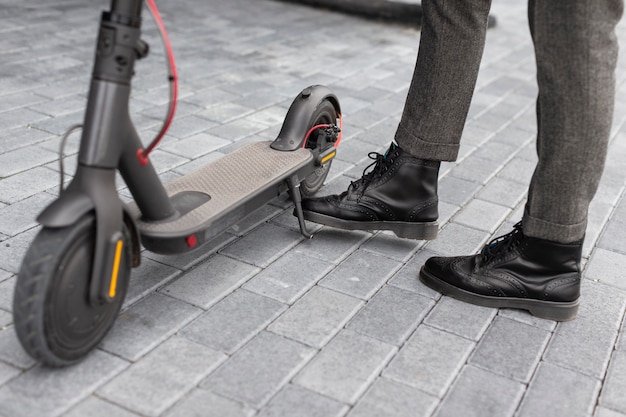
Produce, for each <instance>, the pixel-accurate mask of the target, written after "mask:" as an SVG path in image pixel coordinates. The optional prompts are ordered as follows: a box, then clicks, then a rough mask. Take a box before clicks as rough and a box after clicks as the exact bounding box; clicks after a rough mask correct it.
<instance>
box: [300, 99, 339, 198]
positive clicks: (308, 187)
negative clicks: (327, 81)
mask: <svg viewBox="0 0 626 417" xmlns="http://www.w3.org/2000/svg"><path fill="white" fill-rule="evenodd" d="M337 117H338V116H337V110H335V106H333V103H331V102H330V100H324V101H322V102H320V104H319V105H318V106H317V108H316V109H315V111H314V112H313V114H312V115H311V122H310V123H309V125H308V126H307V129H310V128H312V127H313V126H316V125H319V124H335V123H337ZM311 136H313V135H311ZM317 146H318V144H317V143H316V141H315V140H314V139H313V140H311V138H309V141H308V142H307V145H306V147H307V148H311V149H314V148H316V147H317ZM332 162H333V161H332V159H331V160H330V161H328V162H326V163H325V164H323V165H322V166H320V167H317V168H316V169H315V171H313V172H312V173H310V174H309V175H308V176H307V177H306V178H305V179H304V181H302V182H301V183H300V193H302V195H303V196H304V197H309V196H312V195H313V194H315V193H316V192H317V191H318V190H319V189H320V188H321V187H322V185H323V184H324V180H325V179H326V177H327V176H328V171H330V166H331V164H332Z"/></svg>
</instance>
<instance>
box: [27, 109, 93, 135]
mask: <svg viewBox="0 0 626 417" xmlns="http://www.w3.org/2000/svg"><path fill="white" fill-rule="evenodd" d="M33 113H34V112H33ZM37 114H41V113H37ZM42 116H44V115H42ZM44 119H45V120H44ZM83 119H84V112H83V111H78V112H76V113H70V114H65V115H63V116H57V117H53V118H49V117H48V116H44V117H43V119H42V118H36V119H29V123H32V127H34V128H35V129H39V130H43V131H44V132H47V133H54V134H55V135H63V134H64V133H65V132H67V129H68V128H69V127H70V126H73V125H75V124H81V123H82V122H83ZM29 126H30V124H29Z"/></svg>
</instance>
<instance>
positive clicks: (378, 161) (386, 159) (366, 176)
mask: <svg viewBox="0 0 626 417" xmlns="http://www.w3.org/2000/svg"><path fill="white" fill-rule="evenodd" d="M396 148H397V146H395V145H391V147H390V148H389V150H387V152H386V153H385V154H384V155H383V154H380V153H378V152H370V153H368V154H367V157H368V158H370V159H373V160H374V162H372V163H371V164H369V165H368V166H366V167H365V169H364V170H363V175H362V176H361V178H359V179H358V180H356V181H352V182H351V183H350V188H352V189H353V190H358V189H361V190H362V191H361V192H362V193H363V192H365V189H366V188H367V186H368V185H369V184H370V183H371V182H372V181H373V180H376V179H378V178H380V177H381V176H382V175H383V174H384V173H385V172H387V171H388V170H389V167H390V166H391V165H392V164H393V163H394V162H395V160H394V159H393V156H391V155H390V154H391V152H392V151H393V150H395V149H396ZM372 167H373V168H372ZM370 168H372V169H371V171H369V172H367V171H368V170H369V169H370Z"/></svg>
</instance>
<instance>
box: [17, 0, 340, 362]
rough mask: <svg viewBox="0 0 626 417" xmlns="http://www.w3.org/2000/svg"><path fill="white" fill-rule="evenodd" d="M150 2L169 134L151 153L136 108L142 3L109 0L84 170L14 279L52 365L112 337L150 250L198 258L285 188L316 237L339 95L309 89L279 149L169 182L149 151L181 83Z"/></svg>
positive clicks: (256, 146)
mask: <svg viewBox="0 0 626 417" xmlns="http://www.w3.org/2000/svg"><path fill="white" fill-rule="evenodd" d="M146 3H147V5H148V6H149V7H150V11H151V12H152V14H153V16H154V18H155V21H156V22H157V25H158V26H159V29H160V30H161V35H162V38H163V41H164V44H165V47H166V50H167V56H168V59H169V61H168V62H169V69H170V74H169V82H170V91H171V101H170V108H169V111H168V116H167V119H166V121H165V123H164V125H163V128H162V129H161V132H160V133H159V135H158V137H157V139H156V140H155V141H153V142H152V143H151V144H150V146H148V147H146V148H145V149H144V147H143V144H142V142H141V141H140V139H139V137H138V134H137V132H136V130H135V128H134V126H133V123H132V121H131V119H130V115H129V111H128V103H129V99H130V92H131V78H132V76H133V74H134V64H135V61H136V60H137V59H141V58H144V57H145V56H147V55H148V51H149V48H148V45H147V43H146V42H144V41H143V40H142V39H141V37H140V35H141V14H142V8H143V0H111V4H110V10H109V11H105V12H103V13H102V17H101V20H100V26H99V36H98V40H97V46H96V52H95V62H94V67H93V74H92V78H91V84H90V90H89V95H88V102H87V108H86V112H85V117H84V123H83V126H82V133H81V139H80V148H79V152H78V167H77V170H76V173H75V175H74V177H73V179H72V181H71V182H70V184H69V185H68V186H67V187H66V188H65V189H63V188H62V189H61V192H60V195H59V197H58V199H56V200H55V201H53V202H52V203H51V204H50V205H49V206H48V207H47V208H45V209H44V210H43V212H42V213H41V214H40V215H39V217H38V218H37V220H38V222H39V223H40V224H41V225H42V228H41V230H40V232H39V234H38V235H37V236H36V237H35V239H34V240H33V242H32V243H31V245H30V247H29V249H28V251H27V253H26V255H25V257H24V260H23V262H22V266H21V269H20V272H19V274H18V277H17V284H16V289H15V295H14V300H13V314H14V322H15V330H16V332H17V335H18V338H19V340H20V342H21V344H22V346H23V347H24V349H25V350H26V352H28V354H30V355H31V356H32V357H33V358H35V359H37V360H38V361H40V362H42V363H43V364H45V365H48V366H66V365H69V364H72V363H75V362H77V361H79V360H80V359H82V358H83V357H84V356H85V355H87V353H89V352H90V351H91V350H92V349H94V348H95V347H96V346H97V345H98V343H99V342H100V341H101V340H102V338H103V337H104V336H105V335H106V334H107V332H108V331H109V329H110V328H111V326H112V325H113V323H114V321H115V319H116V317H117V315H118V313H119V310H120V308H121V306H122V303H123V301H124V297H125V295H126V291H127V288H128V283H129V279H130V273H131V268H132V267H137V266H138V265H139V263H140V258H141V245H143V246H144V247H145V248H146V249H147V250H150V251H153V252H157V253H162V254H180V253H184V252H188V251H192V250H197V249H198V248H200V247H201V246H202V245H203V244H205V243H207V242H209V241H211V239H213V238H214V237H216V236H218V235H219V234H220V233H222V232H224V231H226V230H227V229H228V228H229V227H231V226H232V225H234V224H235V223H237V222H239V221H240V220H242V219H243V218H244V217H246V216H247V215H249V214H250V213H252V212H253V211H255V210H256V209H257V208H259V207H260V206H262V205H264V204H266V203H267V202H269V201H270V200H272V199H273V198H275V197H277V196H278V195H280V194H281V193H284V192H288V193H289V195H290V197H291V199H292V201H293V203H294V206H295V210H294V211H295V213H296V215H297V217H298V221H299V225H300V230H301V232H302V234H303V235H304V236H306V237H308V238H310V237H311V234H310V233H309V231H308V230H307V228H306V225H305V222H304V218H303V215H302V207H301V204H300V201H301V195H302V194H304V195H310V194H313V193H315V192H316V191H317V190H318V189H319V188H320V187H321V186H322V184H323V182H324V179H325V178H326V175H327V174H328V170H329V169H330V166H331V162H332V159H333V158H334V156H335V155H336V149H337V145H338V144H339V142H340V140H341V128H340V127H341V111H340V107H339V101H338V99H337V97H336V96H335V94H334V93H333V92H332V91H331V90H330V89H328V88H327V87H324V86H311V87H307V88H305V89H304V90H302V92H301V93H300V94H298V96H297V97H296V98H295V100H294V101H293V103H292V104H291V107H290V108H289V110H288V111H287V114H286V117H285V120H284V123H283V125H282V128H281V130H280V133H279V134H278V137H277V138H276V139H275V140H274V141H266V142H253V143H251V144H248V145H245V146H243V147H241V148H239V149H238V150H236V151H234V152H232V153H230V154H228V155H226V156H224V157H222V158H221V159H218V160H216V161H214V162H213V163H210V164H209V165H206V166H205V167H202V168H200V169H199V170H198V171H195V172H192V173H190V174H188V175H186V176H184V177H181V178H178V179H176V180H174V181H172V182H171V183H169V184H167V185H163V184H162V183H161V181H160V179H159V178H158V176H157V174H156V171H155V169H154V167H153V165H152V163H151V162H150V159H149V152H150V151H151V150H152V149H154V146H156V143H157V142H158V139H159V138H160V137H162V136H163V134H164V133H165V131H166V130H167V127H168V126H169V123H170V122H171V120H172V118H173V114H174V109H175V105H176V91H177V87H176V86H177V75H176V70H175V65H174V62H173V55H172V53H171V47H170V44H169V40H168V38H167V33H166V32H165V30H164V28H163V26H162V21H161V19H160V16H159V13H158V9H157V8H156V5H155V4H154V1H153V0H146ZM68 133H69V132H68ZM66 137H67V134H66ZM66 137H64V139H63V141H62V143H63V142H64V141H65V139H66ZM61 153H62V152H61ZM60 159H61V161H62V160H63V156H62V155H61V158H60ZM118 171H119V172H120V174H121V176H122V178H123V179H124V181H125V183H126V185H127V186H128V189H129V191H130V192H131V194H132V196H133V198H134V201H133V202H132V203H130V204H124V203H122V201H121V200H120V197H119V195H118V192H117V189H116V185H115V177H116V172H118ZM61 172H62V174H63V170H61ZM62 184H63V181H62Z"/></svg>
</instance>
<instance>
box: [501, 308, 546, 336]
mask: <svg viewBox="0 0 626 417" xmlns="http://www.w3.org/2000/svg"><path fill="white" fill-rule="evenodd" d="M498 316H501V317H506V318H508V319H511V320H516V321H519V322H522V323H525V324H528V325H530V326H535V327H538V328H540V329H544V330H548V331H550V332H552V331H554V329H555V328H556V325H557V322H556V321H553V320H547V319H542V318H539V317H535V316H533V315H531V314H530V313H529V312H527V311H525V310H516V309H514V308H503V309H500V310H499V311H498Z"/></svg>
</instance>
